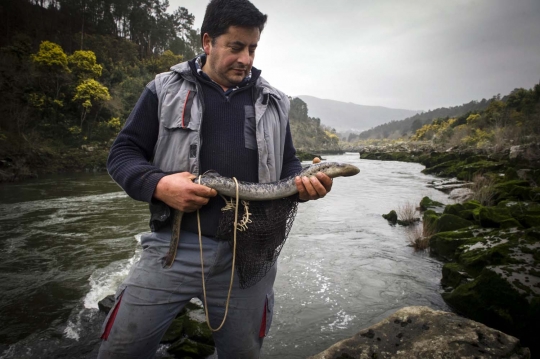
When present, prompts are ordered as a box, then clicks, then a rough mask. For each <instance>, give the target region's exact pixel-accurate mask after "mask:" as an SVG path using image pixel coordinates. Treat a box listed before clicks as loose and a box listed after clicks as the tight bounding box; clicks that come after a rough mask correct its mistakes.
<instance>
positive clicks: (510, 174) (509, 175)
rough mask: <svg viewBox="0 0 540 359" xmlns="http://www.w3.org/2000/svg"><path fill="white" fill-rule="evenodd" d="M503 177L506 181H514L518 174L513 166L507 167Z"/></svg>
mask: <svg viewBox="0 0 540 359" xmlns="http://www.w3.org/2000/svg"><path fill="white" fill-rule="evenodd" d="M504 179H505V180H507V181H514V180H518V179H519V175H518V173H517V171H516V169H515V168H514V167H508V168H507V169H506V171H504Z"/></svg>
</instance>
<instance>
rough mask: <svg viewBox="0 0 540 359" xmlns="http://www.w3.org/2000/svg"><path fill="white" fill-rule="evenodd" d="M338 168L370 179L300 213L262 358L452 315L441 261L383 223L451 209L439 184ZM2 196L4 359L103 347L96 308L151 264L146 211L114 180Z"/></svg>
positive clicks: (393, 170) (386, 166)
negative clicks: (409, 309) (409, 316)
mask: <svg viewBox="0 0 540 359" xmlns="http://www.w3.org/2000/svg"><path fill="white" fill-rule="evenodd" d="M327 159H328V160H335V161H343V162H348V163H352V164H354V165H356V166H358V167H359V168H360V170H361V172H360V174H358V175H356V176H354V177H349V178H338V179H336V180H335V181H334V186H333V189H332V192H331V193H330V194H329V195H328V196H327V197H326V198H324V199H322V200H318V201H311V202H307V203H302V204H300V205H299V210H298V214H297V217H296V220H295V223H294V225H293V228H292V230H291V233H290V235H289V238H288V239H287V243H286V245H285V247H284V249H283V250H282V253H281V256H280V258H279V261H278V268H279V269H278V276H277V279H276V284H275V295H276V307H275V316H274V321H273V324H272V328H271V330H270V334H269V336H268V337H267V339H266V340H265V344H264V346H263V356H262V357H263V358H276V359H277V358H305V357H306V356H309V355H313V354H316V353H318V352H320V351H322V350H324V349H325V348H327V347H328V346H330V345H331V344H333V343H335V342H336V341H339V340H341V339H345V338H347V337H350V336H352V335H353V334H355V333H356V332H358V331H359V330H360V329H362V328H365V327H368V326H370V325H372V324H375V323H377V322H378V321H380V320H381V319H383V318H385V317H386V316H388V315H390V314H392V313H393V312H395V311H396V310H398V309H399V308H402V307H405V306H411V305H426V306H429V307H431V308H434V309H439V310H446V311H449V310H450V309H449V308H448V306H447V305H446V304H445V303H444V301H443V300H442V298H441V296H440V293H441V291H442V289H441V286H440V283H439V282H440V278H441V267H442V263H441V262H439V261H437V260H435V259H434V258H431V257H430V256H429V255H428V254H427V253H426V252H421V251H420V252H419V251H415V250H414V249H413V248H412V247H410V246H409V242H408V240H407V230H406V229H405V228H403V227H399V226H396V227H394V226H390V225H389V224H388V222H387V221H386V220H384V219H383V218H382V216H381V215H382V214H384V213H388V212H389V211H390V210H392V209H397V207H398V206H399V205H400V204H404V203H406V202H411V203H415V204H417V203H419V202H420V199H421V198H422V197H423V196H430V197H431V198H432V199H435V200H438V201H440V202H443V203H448V202H449V200H448V197H447V195H445V194H444V193H442V192H439V191H437V190H434V189H432V188H429V187H427V184H428V183H429V182H431V181H433V180H435V179H436V178H435V177H432V176H427V175H424V174H422V173H421V172H420V171H421V170H422V168H423V166H422V165H419V164H415V163H403V162H382V161H369V160H360V159H359V156H358V154H357V153H351V154H345V155H341V156H328V158H327ZM0 198H1V199H0V226H1V228H2V230H1V231H0V288H1V293H2V295H1V296H0V322H1V323H2V324H3V325H2V326H1V327H0V358H6V359H7V358H22V357H25V358H26V357H27V358H39V357H43V358H56V357H68V358H69V355H67V356H66V354H65V352H66V351H69V350H68V348H72V349H73V348H77V347H79V348H81V347H84V343H87V345H90V344H91V345H93V346H94V347H95V345H94V344H95V338H89V335H88V333H87V329H88V326H89V325H90V326H91V327H92V328H94V330H93V332H97V329H96V328H97V327H98V326H99V324H100V323H99V324H96V323H97V322H100V321H101V320H102V316H100V315H99V314H97V302H98V301H99V300H101V299H102V298H104V297H105V296H106V295H108V294H112V293H114V290H115V288H116V286H117V285H118V284H119V283H120V282H121V281H122V279H123V278H124V276H125V275H126V274H127V271H128V270H129V267H130V266H131V265H132V264H133V263H134V262H135V261H136V260H137V258H138V257H139V256H140V245H139V238H140V234H141V233H143V232H144V231H147V230H148V226H147V221H148V213H147V205H145V204H144V203H140V202H136V201H134V200H132V199H130V198H129V197H127V195H125V194H124V192H123V191H121V190H120V188H119V187H118V186H117V185H116V184H115V183H114V182H113V181H112V180H111V179H110V177H109V176H108V175H107V174H104V173H97V174H74V175H61V176H60V175H59V176H53V177H47V178H43V179H37V180H31V181H26V182H22V183H15V184H3V185H1V186H0ZM92 320H93V321H94V322H96V323H93V322H92ZM89 322H90V323H91V324H88V323H89ZM88 343H90V344H88ZM59 345H61V346H63V347H64V348H66V351H64V354H63V355H60V354H58V353H59V352H60V351H61V349H58V348H57V347H58V346H59ZM53 347H54V348H53ZM59 350H60V351H59ZM46 353H49V354H46ZM91 355H93V354H90V353H89V354H88V357H91ZM79 357H84V355H82V354H81V356H79Z"/></svg>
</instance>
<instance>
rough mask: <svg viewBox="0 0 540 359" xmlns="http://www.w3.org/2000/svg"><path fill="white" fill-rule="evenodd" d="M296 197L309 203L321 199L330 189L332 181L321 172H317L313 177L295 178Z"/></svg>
mask: <svg viewBox="0 0 540 359" xmlns="http://www.w3.org/2000/svg"><path fill="white" fill-rule="evenodd" d="M294 181H295V183H296V188H297V189H298V197H299V198H300V199H301V200H302V201H309V200H314V199H319V198H323V197H324V196H326V194H327V193H328V192H330V190H331V189H332V179H331V178H330V177H328V176H327V175H325V174H324V173H322V172H317V174H316V175H315V176H311V177H307V176H304V177H300V176H296V178H295V180H294Z"/></svg>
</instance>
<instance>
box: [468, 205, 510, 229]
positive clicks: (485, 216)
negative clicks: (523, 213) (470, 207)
mask: <svg viewBox="0 0 540 359" xmlns="http://www.w3.org/2000/svg"><path fill="white" fill-rule="evenodd" d="M473 215H474V219H475V221H477V222H478V223H480V225H481V226H482V227H487V228H499V227H500V226H501V223H502V222H504V221H508V220H510V219H512V215H511V214H510V211H509V210H508V209H506V208H499V207H479V208H477V209H475V210H474V211H473Z"/></svg>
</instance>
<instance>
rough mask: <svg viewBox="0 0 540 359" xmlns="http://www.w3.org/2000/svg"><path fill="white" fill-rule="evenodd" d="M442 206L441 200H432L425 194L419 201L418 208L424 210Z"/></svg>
mask: <svg viewBox="0 0 540 359" xmlns="http://www.w3.org/2000/svg"><path fill="white" fill-rule="evenodd" d="M443 206H444V204H442V203H441V202H437V201H434V200H432V199H431V198H429V197H427V196H426V197H424V198H422V200H421V201H420V208H421V209H422V211H426V210H428V209H430V208H438V207H443Z"/></svg>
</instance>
